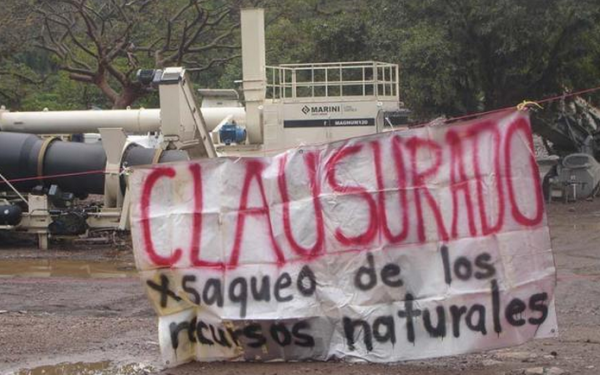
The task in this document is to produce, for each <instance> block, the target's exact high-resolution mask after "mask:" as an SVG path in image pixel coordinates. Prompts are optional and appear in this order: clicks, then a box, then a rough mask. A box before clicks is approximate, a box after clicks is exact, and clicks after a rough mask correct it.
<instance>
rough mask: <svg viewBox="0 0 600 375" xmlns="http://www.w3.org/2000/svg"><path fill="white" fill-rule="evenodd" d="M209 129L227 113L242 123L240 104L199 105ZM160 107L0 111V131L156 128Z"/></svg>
mask: <svg viewBox="0 0 600 375" xmlns="http://www.w3.org/2000/svg"><path fill="white" fill-rule="evenodd" d="M201 111H202V115H203V117H204V121H206V126H207V127H208V129H209V131H210V130H212V129H214V128H215V127H216V126H217V125H219V123H220V122H221V121H222V120H223V119H224V118H225V117H227V116H229V115H232V116H233V118H234V120H236V122H238V123H242V124H243V123H245V119H246V111H245V109H244V108H243V107H219V108H202V109H201ZM160 125H161V117H160V109H122V110H106V111H104V110H102V111H42V112H8V111H0V130H1V131H5V132H18V133H31V134H77V133H97V132H98V129H101V128H122V129H123V130H125V131H126V132H128V133H133V134H145V133H149V132H156V131H160Z"/></svg>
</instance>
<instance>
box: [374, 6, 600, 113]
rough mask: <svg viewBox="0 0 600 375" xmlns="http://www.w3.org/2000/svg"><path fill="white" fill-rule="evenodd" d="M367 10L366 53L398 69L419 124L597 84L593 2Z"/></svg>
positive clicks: (599, 15) (598, 15) (599, 14)
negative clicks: (369, 46) (395, 64)
mask: <svg viewBox="0 0 600 375" xmlns="http://www.w3.org/2000/svg"><path fill="white" fill-rule="evenodd" d="M372 9H373V16H372V19H373V20H374V25H375V26H374V28H373V29H372V31H373V34H372V35H373V36H372V38H371V40H373V41H374V43H375V45H374V46H372V49H373V51H375V52H376V53H377V54H378V55H379V56H382V57H383V56H386V57H388V58H389V57H392V58H394V59H396V60H397V61H399V62H400V64H401V69H402V71H401V82H402V89H403V93H404V98H405V100H406V102H407V103H408V104H409V107H410V108H411V109H413V110H415V111H416V113H417V114H420V115H421V116H422V117H429V116H431V115H437V114H447V115H456V114H461V113H465V112H474V111H479V110H489V109H494V108H500V107H505V106H511V105H515V104H516V103H518V102H520V101H522V100H524V99H537V98H541V97H544V96H546V95H553V94H559V93H561V92H562V91H563V90H564V87H565V86H569V87H578V86H579V85H584V86H588V85H590V84H593V83H594V82H598V78H599V77H598V75H597V74H596V73H597V70H596V73H594V72H593V71H592V70H593V69H589V68H590V67H591V64H590V61H594V60H595V61H597V58H598V56H599V55H598V44H597V42H598V38H597V36H598V26H597V24H598V21H599V20H600V8H598V6H597V2H596V1H594V0H528V1H518V0H497V1H493V2H490V1H485V0H421V1H413V0H399V1H392V0H379V1H376V2H375V3H374V4H373V7H372ZM593 43H595V46H596V47H595V48H596V51H594V49H593V48H585V47H589V46H590V44H593ZM582 61H587V62H588V64H587V71H585V72H584V71H582V70H581V68H582Z"/></svg>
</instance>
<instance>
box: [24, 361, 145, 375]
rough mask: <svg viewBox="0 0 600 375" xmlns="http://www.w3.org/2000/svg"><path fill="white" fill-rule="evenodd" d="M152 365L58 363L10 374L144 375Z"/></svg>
mask: <svg viewBox="0 0 600 375" xmlns="http://www.w3.org/2000/svg"><path fill="white" fill-rule="evenodd" d="M155 371H156V369H155V368H154V367H152V366H146V365H142V364H140V363H130V364H127V365H123V366H117V365H114V364H113V363H112V362H110V361H104V362H95V363H85V362H77V363H59V364H57V365H48V366H39V367H35V368H32V369H23V370H19V371H16V372H13V373H12V375H72V374H73V375H74V374H77V375H145V374H150V373H153V372H155Z"/></svg>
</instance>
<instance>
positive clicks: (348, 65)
mask: <svg viewBox="0 0 600 375" xmlns="http://www.w3.org/2000/svg"><path fill="white" fill-rule="evenodd" d="M266 70H267V74H266V76H267V82H266V87H267V97H268V98H270V99H273V100H279V99H295V98H303V99H306V98H332V97H344V96H348V97H350V96H351V97H361V96H363V97H381V98H395V99H398V100H399V77H398V65H397V64H392V63H384V62H379V61H353V62H331V63H308V64H282V65H278V66H267V67H266ZM344 77H347V78H349V79H344ZM359 77H360V78H359ZM351 87H354V88H355V89H352V88H351ZM349 91H351V92H349Z"/></svg>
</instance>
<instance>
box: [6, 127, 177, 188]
mask: <svg viewBox="0 0 600 375" xmlns="http://www.w3.org/2000/svg"><path fill="white" fill-rule="evenodd" d="M133 150H135V151H133ZM159 156H160V157H159V158H158V160H155V158H156V150H155V149H147V148H143V147H141V146H138V145H135V144H132V145H130V146H129V147H128V148H127V151H126V152H125V153H124V155H123V164H126V165H127V166H136V165H145V164H152V163H153V162H154V161H157V162H159V163H161V162H163V163H164V162H170V161H182V160H188V159H189V158H188V155H187V153H186V152H184V151H177V150H169V151H163V152H162V153H161V154H160V155H159ZM105 168H106V154H105V152H104V149H103V147H102V145H101V144H82V143H72V142H62V141H60V140H54V141H49V140H42V139H40V138H39V137H37V136H35V135H32V134H21V133H0V173H1V174H2V175H3V176H4V177H5V178H6V179H8V180H14V182H13V186H15V188H16V189H17V190H19V191H29V190H31V189H32V188H34V187H35V186H38V185H44V186H46V187H47V186H50V185H58V186H59V187H60V189H61V190H63V191H65V192H70V193H73V194H75V195H77V196H85V195H87V194H103V193H104V173H102V171H104V169H105ZM41 176H49V177H48V178H36V177H41ZM52 176H54V177H52ZM24 179H25V180H24ZM19 180H23V181H19ZM8 189H9V187H8V185H6V184H2V183H0V190H8Z"/></svg>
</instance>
